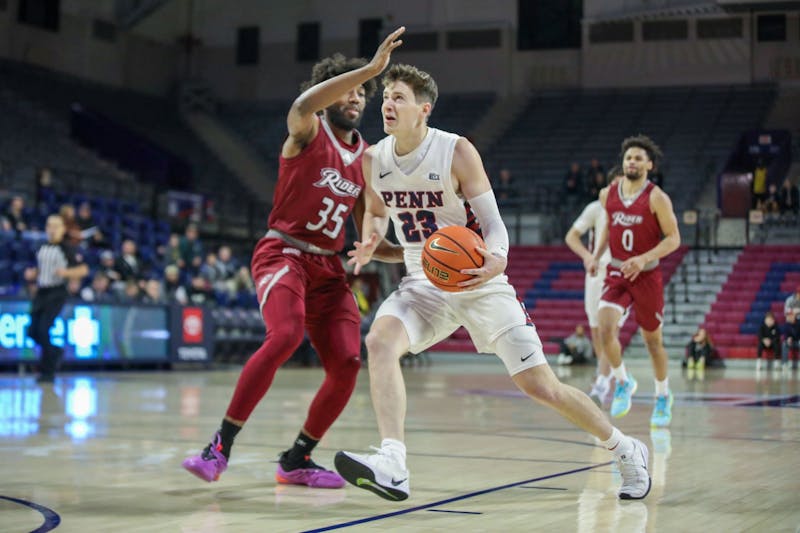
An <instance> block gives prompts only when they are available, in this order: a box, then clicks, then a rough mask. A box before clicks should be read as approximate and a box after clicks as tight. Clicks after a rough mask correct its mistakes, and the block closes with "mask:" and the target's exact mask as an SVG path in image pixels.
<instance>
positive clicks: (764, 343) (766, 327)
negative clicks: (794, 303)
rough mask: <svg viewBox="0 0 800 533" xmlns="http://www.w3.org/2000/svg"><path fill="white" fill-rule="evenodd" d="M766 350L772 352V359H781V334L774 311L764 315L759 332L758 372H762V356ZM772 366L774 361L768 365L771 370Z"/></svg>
mask: <svg viewBox="0 0 800 533" xmlns="http://www.w3.org/2000/svg"><path fill="white" fill-rule="evenodd" d="M764 350H769V351H770V352H772V359H773V360H776V361H777V360H779V359H780V358H781V333H780V329H779V328H778V324H777V323H776V322H775V315H774V314H772V311H767V314H766V315H764V322H763V323H762V324H761V327H760V328H759V330H758V351H757V352H756V357H758V360H757V361H756V372H758V371H759V370H761V354H762V353H764ZM771 366H772V361H770V362H769V363H768V364H767V368H768V369H769V368H770V367H771Z"/></svg>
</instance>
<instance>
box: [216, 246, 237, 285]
mask: <svg viewBox="0 0 800 533" xmlns="http://www.w3.org/2000/svg"><path fill="white" fill-rule="evenodd" d="M217 263H218V264H219V269H220V270H221V271H222V278H223V279H224V280H231V279H233V277H234V276H235V275H236V270H237V268H236V261H235V260H234V259H233V253H232V252H231V247H230V246H225V245H223V246H220V247H219V251H218V252H217Z"/></svg>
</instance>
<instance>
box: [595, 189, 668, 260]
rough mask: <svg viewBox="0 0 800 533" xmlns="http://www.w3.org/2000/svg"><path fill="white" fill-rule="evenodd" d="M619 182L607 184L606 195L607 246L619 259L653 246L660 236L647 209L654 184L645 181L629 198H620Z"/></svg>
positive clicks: (657, 226) (652, 215)
mask: <svg viewBox="0 0 800 533" xmlns="http://www.w3.org/2000/svg"><path fill="white" fill-rule="evenodd" d="M622 183H623V180H620V181H619V183H617V186H616V187H614V186H612V187H610V188H609V190H608V197H607V198H606V213H607V214H608V246H609V249H610V250H611V257H612V258H613V259H618V260H619V261H625V260H626V259H629V258H631V257H634V256H637V255H641V254H643V253H645V252H647V251H649V250H651V249H653V248H654V247H655V246H656V245H658V243H659V242H661V239H662V233H661V226H659V225H658V219H657V218H656V215H655V213H653V212H652V211H651V209H650V195H651V194H652V193H653V190H655V185H654V184H653V183H652V182H651V181H648V182H647V183H646V184H645V186H644V187H642V188H641V189H640V190H639V192H637V193H636V194H635V195H634V196H633V197H632V198H625V199H623V197H622Z"/></svg>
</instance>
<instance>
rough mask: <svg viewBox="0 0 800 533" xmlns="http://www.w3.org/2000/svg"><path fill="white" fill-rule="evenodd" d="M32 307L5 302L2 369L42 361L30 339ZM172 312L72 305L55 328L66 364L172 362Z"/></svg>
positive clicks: (0, 304) (0, 320)
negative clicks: (9, 365) (4, 366)
mask: <svg viewBox="0 0 800 533" xmlns="http://www.w3.org/2000/svg"><path fill="white" fill-rule="evenodd" d="M29 311H30V301H28V300H0V363H7V362H17V361H23V362H25V361H36V360H37V359H38V348H37V347H35V345H34V342H33V340H31V339H30V338H29V337H28V335H27V334H28V326H29V325H30V321H31V319H30V314H29ZM168 313H169V310H168V309H167V308H166V307H164V306H128V305H93V304H83V303H68V304H67V305H65V306H64V309H63V310H62V311H61V314H60V315H59V316H58V317H57V318H56V320H55V323H54V324H53V327H52V328H50V338H51V340H52V342H53V344H55V345H56V346H60V347H62V348H64V363H67V364H69V363H70V362H81V363H91V362H97V363H108V362H115V361H117V362H126V361H127V362H135V361H168V360H169V359H170V342H169V341H170V331H169V329H168V326H169V321H168Z"/></svg>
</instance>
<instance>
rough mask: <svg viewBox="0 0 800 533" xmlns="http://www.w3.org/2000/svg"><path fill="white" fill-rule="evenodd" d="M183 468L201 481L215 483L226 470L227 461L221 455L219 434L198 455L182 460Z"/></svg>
mask: <svg viewBox="0 0 800 533" xmlns="http://www.w3.org/2000/svg"><path fill="white" fill-rule="evenodd" d="M182 464H183V467H184V468H185V469H186V470H188V471H189V472H191V473H192V474H194V475H195V476H197V477H199V478H200V479H202V480H203V481H209V482H210V481H217V480H218V479H219V476H220V474H222V473H223V472H224V471H225V470H227V468H228V460H227V459H226V458H225V456H224V455H222V437H220V436H219V432H217V433H216V434H214V440H212V441H211V443H210V444H209V445H208V446H206V449H205V450H203V451H202V453H201V454H200V455H195V456H193V457H189V458H187V459H184V461H183V463H182Z"/></svg>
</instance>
